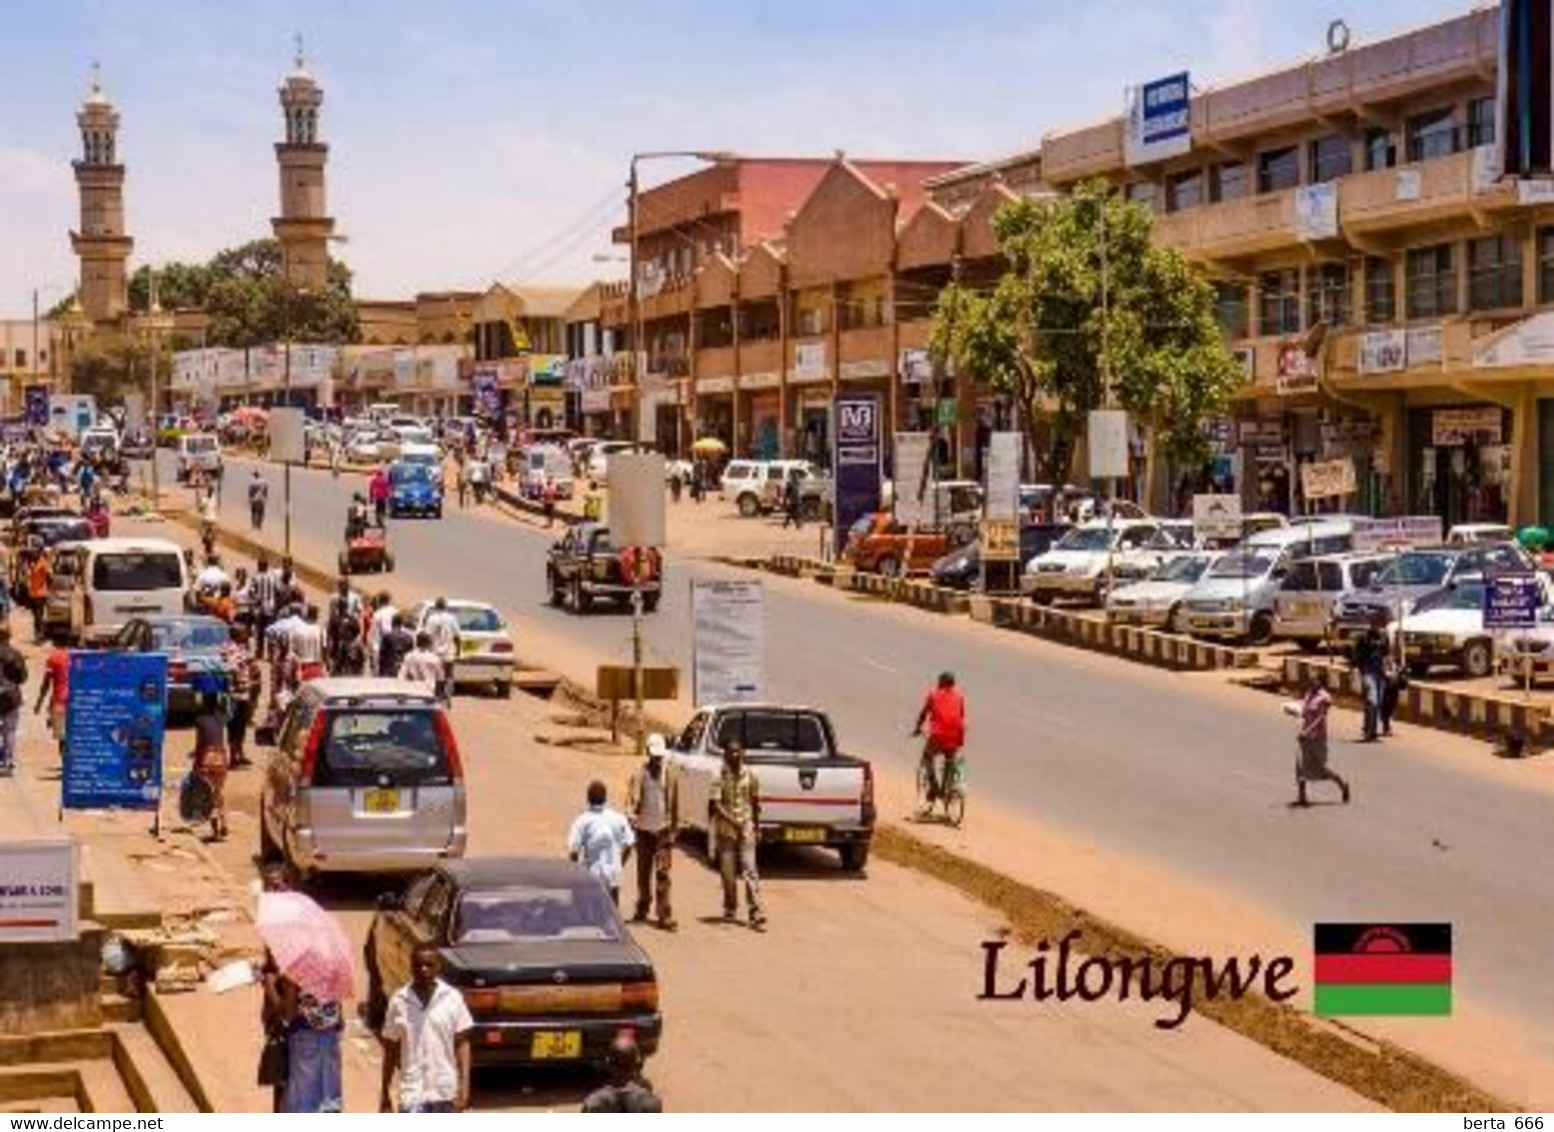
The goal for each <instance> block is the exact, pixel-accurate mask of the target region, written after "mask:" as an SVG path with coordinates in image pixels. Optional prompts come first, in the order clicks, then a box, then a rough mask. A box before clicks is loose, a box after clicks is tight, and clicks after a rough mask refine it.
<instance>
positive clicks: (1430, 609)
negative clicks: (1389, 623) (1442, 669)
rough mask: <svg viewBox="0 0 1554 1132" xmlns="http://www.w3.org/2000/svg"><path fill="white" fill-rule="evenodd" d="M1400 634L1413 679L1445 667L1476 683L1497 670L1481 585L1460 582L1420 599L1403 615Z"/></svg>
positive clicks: (1404, 659) (1477, 581)
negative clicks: (1439, 667) (1485, 615)
mask: <svg viewBox="0 0 1554 1132" xmlns="http://www.w3.org/2000/svg"><path fill="white" fill-rule="evenodd" d="M1398 632H1399V635H1400V637H1401V642H1400V643H1401V647H1402V654H1403V663H1404V665H1405V666H1406V667H1407V669H1408V671H1409V673H1410V674H1412V675H1414V676H1424V675H1426V674H1428V673H1429V671H1430V670H1431V669H1432V668H1435V667H1437V666H1442V665H1444V666H1449V667H1451V668H1455V669H1457V670H1458V671H1459V672H1461V673H1463V674H1464V675H1466V676H1471V677H1475V678H1476V677H1480V676H1488V675H1489V674H1490V673H1491V672H1493V671H1494V670H1495V641H1494V634H1492V633H1490V632H1489V631H1488V630H1486V629H1485V628H1484V583H1483V582H1482V581H1481V580H1476V579H1475V580H1472V581H1463V582H1459V583H1458V584H1456V585H1454V586H1447V587H1443V588H1441V589H1438V590H1436V591H1435V592H1434V593H1431V594H1428V595H1426V596H1425V597H1422V598H1420V599H1418V600H1417V601H1415V602H1414V605H1413V608H1412V610H1411V611H1410V612H1408V613H1406V614H1404V615H1403V619H1402V621H1401V622H1400V623H1399V625H1398Z"/></svg>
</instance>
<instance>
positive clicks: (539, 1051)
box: [529, 1030, 583, 1061]
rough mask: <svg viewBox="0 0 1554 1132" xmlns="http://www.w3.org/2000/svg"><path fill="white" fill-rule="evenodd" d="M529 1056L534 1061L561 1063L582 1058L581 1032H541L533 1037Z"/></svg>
mask: <svg viewBox="0 0 1554 1132" xmlns="http://www.w3.org/2000/svg"><path fill="white" fill-rule="evenodd" d="M529 1056H530V1057H532V1058H534V1060H535V1061H561V1060H564V1059H566V1058H572V1057H582V1056H583V1032H582V1031H581V1030H541V1031H540V1032H539V1033H537V1034H535V1035H534V1040H533V1042H532V1043H531V1044H530V1046H529Z"/></svg>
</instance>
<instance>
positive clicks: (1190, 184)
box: [1165, 169, 1203, 212]
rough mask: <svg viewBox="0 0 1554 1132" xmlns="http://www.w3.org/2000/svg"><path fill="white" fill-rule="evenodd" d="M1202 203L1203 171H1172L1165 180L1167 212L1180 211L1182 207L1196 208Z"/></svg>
mask: <svg viewBox="0 0 1554 1132" xmlns="http://www.w3.org/2000/svg"><path fill="white" fill-rule="evenodd" d="M1202 203H1203V173H1202V172H1201V171H1199V170H1197V169H1193V170H1191V171H1189V172H1186V173H1174V174H1172V175H1171V178H1170V180H1168V181H1166V199H1165V206H1166V211H1167V212H1180V211H1181V210H1182V209H1184V208H1197V207H1198V206H1199V205H1200V204H1202Z"/></svg>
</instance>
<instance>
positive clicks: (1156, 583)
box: [1106, 550, 1223, 633]
mask: <svg viewBox="0 0 1554 1132" xmlns="http://www.w3.org/2000/svg"><path fill="white" fill-rule="evenodd" d="M1221 557H1223V554H1222V553H1221V552H1218V551H1202V550H1198V551H1184V552H1183V553H1180V554H1173V555H1171V556H1170V557H1168V558H1166V559H1164V560H1163V561H1162V562H1161V563H1160V565H1159V566H1157V567H1155V570H1154V573H1152V574H1150V575H1149V577H1147V578H1145V579H1144V580H1143V581H1139V582H1130V583H1129V584H1128V585H1125V586H1118V587H1117V588H1116V589H1115V590H1114V591H1113V592H1112V593H1110V594H1108V595H1107V596H1106V619H1107V620H1108V621H1111V622H1114V623H1116V624H1118V625H1145V626H1149V627H1152V628H1157V629H1168V630H1170V631H1172V632H1176V633H1179V632H1183V631H1184V626H1183V625H1182V623H1181V617H1180V614H1181V609H1182V599H1183V598H1185V597H1186V596H1187V594H1188V593H1189V592H1190V591H1191V590H1192V588H1193V586H1195V585H1197V584H1198V582H1199V580H1200V579H1202V577H1203V575H1204V574H1205V573H1206V572H1207V571H1208V569H1209V568H1210V567H1211V566H1213V565H1214V563H1215V562H1217V561H1219V559H1220V558H1221Z"/></svg>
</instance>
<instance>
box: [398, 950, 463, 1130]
mask: <svg viewBox="0 0 1554 1132" xmlns="http://www.w3.org/2000/svg"><path fill="white" fill-rule="evenodd" d="M441 971H442V955H441V954H440V953H439V952H438V951H437V949H436V948H435V947H432V946H430V945H428V944H422V945H421V946H420V947H417V948H416V949H415V953H414V955H412V956H411V959H410V982H409V983H407V984H406V985H405V986H402V987H400V988H399V989H398V990H397V991H395V992H394V995H393V997H392V998H390V999H389V1003H388V1012H387V1014H386V1015H385V1016H384V1020H383V1085H382V1089H381V1090H380V1092H379V1095H378V1111H379V1112H393V1111H394V1103H393V1097H392V1092H391V1090H392V1089H393V1087H394V1073H395V1071H398V1073H399V1111H400V1112H464V1111H465V1110H466V1109H468V1108H469V1071H470V1044H469V1043H470V1031H471V1030H473V1029H474V1028H475V1020H474V1019H473V1018H472V1017H470V1013H469V1007H468V1006H466V1005H465V1004H464V996H463V995H461V994H460V993H459V992H458V991H456V990H454V989H453V988H452V987H450V986H449V985H448V984H447V983H445V982H443V981H442V979H440V978H438V975H439V974H440V973H441Z"/></svg>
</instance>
